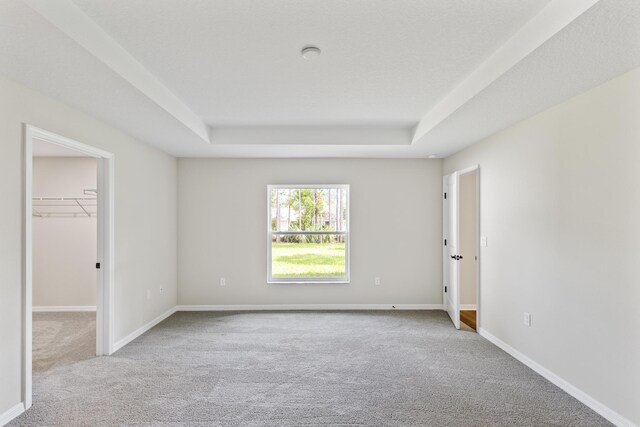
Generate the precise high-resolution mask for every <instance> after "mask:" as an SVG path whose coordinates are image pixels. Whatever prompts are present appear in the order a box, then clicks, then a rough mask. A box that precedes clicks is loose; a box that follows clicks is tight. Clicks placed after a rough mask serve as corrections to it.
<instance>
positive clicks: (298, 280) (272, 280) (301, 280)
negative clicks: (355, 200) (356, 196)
mask: <svg viewBox="0 0 640 427" xmlns="http://www.w3.org/2000/svg"><path fill="white" fill-rule="evenodd" d="M302 188H304V189H312V190H313V189H323V190H326V189H335V188H339V189H341V190H344V191H345V192H346V220H347V229H346V230H345V231H273V230H272V229H271V227H272V224H271V191H272V190H279V189H302ZM349 198H350V191H349V184H309V185H301V184H277V185H275V184H274V185H267V283H269V284H278V283H294V284H313V283H338V284H347V283H350V282H351V273H350V271H351V256H350V248H351V244H350V238H351V220H350V212H351V210H350V200H349ZM273 234H281V235H287V234H292V235H293V234H295V235H343V236H345V248H344V250H345V261H344V262H345V276H344V277H340V278H335V277H290V278H289V277H273V276H272V271H271V264H272V260H271V256H272V254H271V242H272V241H271V239H272V237H273Z"/></svg>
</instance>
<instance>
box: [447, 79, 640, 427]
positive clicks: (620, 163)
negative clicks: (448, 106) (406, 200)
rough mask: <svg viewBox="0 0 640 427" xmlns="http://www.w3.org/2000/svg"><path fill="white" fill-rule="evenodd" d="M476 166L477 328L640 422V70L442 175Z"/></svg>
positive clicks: (451, 163) (451, 162)
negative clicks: (528, 319) (482, 241)
mask: <svg viewBox="0 0 640 427" xmlns="http://www.w3.org/2000/svg"><path fill="white" fill-rule="evenodd" d="M473 164H480V168H481V171H480V183H481V184H480V185H481V188H480V195H481V201H480V206H481V216H480V218H481V234H482V235H485V236H487V237H488V242H487V243H488V246H487V247H483V248H481V249H482V251H481V299H480V301H481V304H482V307H481V316H482V318H481V322H482V324H481V326H482V328H484V329H486V330H488V331H489V332H490V333H491V334H493V335H495V336H496V337H498V338H499V339H501V340H502V341H504V342H506V343H507V344H509V345H511V346H512V347H514V348H515V349H516V350H518V351H520V352H522V353H524V354H525V355H526V356H528V357H529V358H531V359H533V360H534V361H536V362H538V363H539V364H541V365H542V366H544V367H546V368H547V369H549V370H551V371H552V372H554V373H555V374H557V375H559V376H560V377H561V378H563V379H564V380H566V381H568V382H569V383H571V384H573V385H574V386H576V387H578V388H579V389H580V390H582V391H584V392H586V393H587V394H589V395H590V396H592V397H593V398H595V399H597V400H598V401H600V402H602V403H604V404H605V405H607V406H608V407H609V408H611V409H613V410H614V411H617V412H618V413H619V414H621V415H623V416H624V417H626V418H628V419H629V420H631V421H633V422H634V423H636V424H640V405H638V403H639V402H638V390H640V363H639V362H638V361H639V360H640V328H639V327H638V325H640V310H638V302H640V269H639V268H638V260H640V167H639V166H640V69H638V70H635V71H632V72H630V73H628V74H626V75H623V76H621V77H619V78H617V79H615V80H612V81H610V82H608V83H606V84H605V85H603V86H600V87H598V88H595V89H593V90H591V91H589V92H586V93H584V94H582V95H580V96H577V97H575V98H573V99H571V100H569V101H567V102H565V103H563V104H561V105H559V106H556V107H555V108H552V109H550V110H547V111H545V112H543V113H541V114H538V115H537V116H535V117H533V118H531V119H529V120H526V121H524V122H521V123H520V124H518V125H515V126H513V127H511V128H509V129H507V130H505V131H503V132H500V133H498V134H496V135H494V136H492V137H490V138H488V139H486V140H485V141H483V142H481V143H479V144H477V145H474V146H472V147H470V148H468V149H466V150H464V151H462V152H460V153H459V154H457V155H454V156H452V157H450V158H448V159H446V161H445V171H447V172H450V171H453V170H459V169H462V168H464V167H467V166H469V165H473ZM525 311H527V312H530V313H531V315H532V326H531V327H526V326H524V324H523V321H522V317H523V312H525Z"/></svg>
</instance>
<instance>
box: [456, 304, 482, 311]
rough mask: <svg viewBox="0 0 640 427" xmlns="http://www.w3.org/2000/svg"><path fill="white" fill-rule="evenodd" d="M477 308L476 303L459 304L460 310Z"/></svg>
mask: <svg viewBox="0 0 640 427" xmlns="http://www.w3.org/2000/svg"><path fill="white" fill-rule="evenodd" d="M477 308H478V306H477V305H476V304H460V310H476V309H477Z"/></svg>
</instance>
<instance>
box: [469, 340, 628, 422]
mask: <svg viewBox="0 0 640 427" xmlns="http://www.w3.org/2000/svg"><path fill="white" fill-rule="evenodd" d="M478 333H479V334H480V335H481V336H483V337H484V338H486V339H487V340H488V341H490V342H492V343H493V344H495V345H496V346H497V347H499V348H501V349H502V350H504V351H505V352H507V353H509V354H510V355H511V356H513V357H514V358H516V359H517V360H519V361H520V362H522V363H523V364H525V365H526V366H528V367H529V368H531V369H533V370H534V371H536V372H537V373H538V374H540V375H542V376H543V377H545V378H546V379H547V380H549V381H550V382H551V383H553V384H555V385H556V386H558V387H560V388H561V389H562V390H564V391H566V392H567V393H568V394H570V395H571V396H573V397H575V398H576V399H578V400H579V401H580V402H582V403H584V404H585V405H587V406H588V407H589V408H591V409H593V410H594V411H595V412H597V413H598V414H600V415H602V416H603V417H604V418H606V419H607V420H609V421H610V422H612V423H613V424H615V425H616V426H619V427H634V426H636V425H635V424H634V423H632V422H631V421H629V420H628V419H626V418H625V417H623V416H622V415H620V414H618V413H617V412H615V411H614V410H613V409H611V408H609V407H608V406H606V405H605V404H603V403H601V402H600V401H598V400H596V399H594V398H593V397H591V396H589V395H588V394H587V393H585V392H583V391H582V390H580V389H579V388H577V387H576V386H574V385H573V384H571V383H569V382H567V381H566V380H564V379H562V378H560V377H559V376H558V375H556V374H554V373H553V372H551V371H550V370H548V369H547V368H545V367H544V366H542V365H540V364H539V363H538V362H535V361H534V360H532V359H530V358H529V357H528V356H525V355H524V354H523V353H520V352H519V351H518V350H516V349H515V348H513V347H511V346H510V345H509V344H507V343H505V342H504V341H502V340H501V339H499V338H497V337H496V336H494V335H493V334H491V333H490V332H487V331H486V330H485V329H482V328H478Z"/></svg>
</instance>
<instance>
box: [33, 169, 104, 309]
mask: <svg viewBox="0 0 640 427" xmlns="http://www.w3.org/2000/svg"><path fill="white" fill-rule="evenodd" d="M97 173H98V171H97V162H96V159H94V158H91V157H34V159H33V196H34V197H90V196H87V195H85V194H83V190H84V189H96V187H97V182H96V176H97ZM54 209H57V210H59V209H60V208H54ZM66 209H67V211H68V212H81V209H80V207H79V206H75V207H73V206H72V207H71V208H70V209H69V208H66ZM89 209H90V211H93V212H95V211H96V209H95V208H89ZM32 224H33V306H34V307H37V306H46V307H51V306H58V307H59V306H95V305H96V268H95V263H96V261H97V258H96V249H97V242H96V240H97V223H96V217H95V216H93V217H91V218H90V217H88V216H86V215H83V216H80V217H75V218H61V217H49V218H47V217H42V218H41V217H37V216H34V217H33V222H32Z"/></svg>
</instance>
